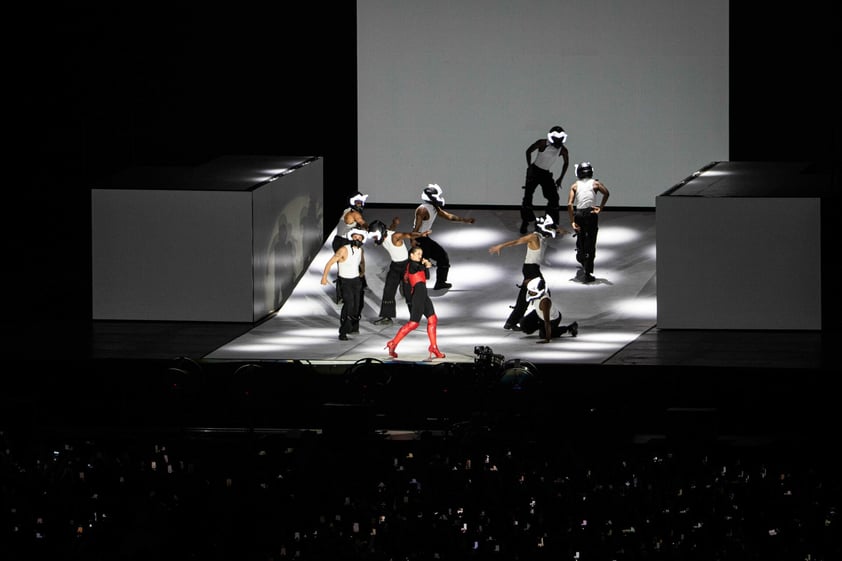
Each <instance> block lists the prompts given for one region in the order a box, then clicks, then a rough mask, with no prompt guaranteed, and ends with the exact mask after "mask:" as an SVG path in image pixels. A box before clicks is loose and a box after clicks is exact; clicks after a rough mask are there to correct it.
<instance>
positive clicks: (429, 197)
mask: <svg viewBox="0 0 842 561" xmlns="http://www.w3.org/2000/svg"><path fill="white" fill-rule="evenodd" d="M421 200H422V201H426V202H428V203H432V204H433V206H436V207H440V206H444V197H443V196H442V190H441V187H439V186H438V184H437V183H430V184H429V185H427V187H425V188H424V190H423V191H421Z"/></svg>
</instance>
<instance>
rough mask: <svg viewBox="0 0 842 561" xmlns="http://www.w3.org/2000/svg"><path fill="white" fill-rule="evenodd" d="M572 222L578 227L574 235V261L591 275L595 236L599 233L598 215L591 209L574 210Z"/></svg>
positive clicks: (594, 255) (594, 254)
mask: <svg viewBox="0 0 842 561" xmlns="http://www.w3.org/2000/svg"><path fill="white" fill-rule="evenodd" d="M573 220H574V221H575V222H576V224H577V225H578V226H579V231H578V232H577V233H576V261H578V262H579V263H580V264H581V265H582V269H584V271H585V272H586V273H587V274H589V275H592V274H593V262H594V257H596V234H597V232H598V231H599V215H598V214H596V213H595V212H593V209H592V208H591V207H588V208H583V209H581V210H580V209H576V212H575V213H574V214H573Z"/></svg>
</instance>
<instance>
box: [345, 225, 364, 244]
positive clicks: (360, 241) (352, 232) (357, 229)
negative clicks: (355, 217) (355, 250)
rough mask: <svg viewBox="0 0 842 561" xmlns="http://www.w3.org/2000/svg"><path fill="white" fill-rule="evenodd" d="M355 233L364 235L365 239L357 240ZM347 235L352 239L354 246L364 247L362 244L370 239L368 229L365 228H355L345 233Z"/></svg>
mask: <svg viewBox="0 0 842 561" xmlns="http://www.w3.org/2000/svg"><path fill="white" fill-rule="evenodd" d="M354 234H358V235H360V236H362V237H363V239H362V240H355V239H354ZM345 237H346V238H348V239H349V240H350V241H351V245H353V246H354V247H362V245H363V244H364V243H365V240H367V239H368V230H363V229H362V228H354V229H353V230H351V231H349V232H348V233H347V234H345Z"/></svg>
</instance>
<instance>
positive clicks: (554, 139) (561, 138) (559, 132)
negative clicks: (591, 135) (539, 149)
mask: <svg viewBox="0 0 842 561" xmlns="http://www.w3.org/2000/svg"><path fill="white" fill-rule="evenodd" d="M547 142H549V143H550V144H552V145H554V146H558V145H559V144H564V143H566V142H567V133H566V132H564V129H563V128H561V127H559V126H555V127H553V128H551V129H550V132H548V133H547Z"/></svg>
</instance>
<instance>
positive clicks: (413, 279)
mask: <svg viewBox="0 0 842 561" xmlns="http://www.w3.org/2000/svg"><path fill="white" fill-rule="evenodd" d="M422 239H423V238H422ZM432 266H433V264H432V263H431V262H430V260H429V259H425V258H424V250H423V249H422V248H421V247H419V246H415V247H413V248H412V249H410V250H409V263H407V265H406V272H405V273H404V279H405V280H406V282H407V284H409V286H410V299H411V301H412V305H411V306H410V313H409V321H408V322H407V323H405V324H403V325H402V326H401V328H400V329H399V330H398V332H397V333H396V334H395V336H394V338H393V339H392V340H391V341H389V342H388V343H386V348H387V349H389V356H391V357H392V358H398V353H396V352H395V349H396V348H397V346H398V343H400V342H401V339H403V338H404V337H406V334H407V333H409V332H410V331H412V330H413V329H415V328H416V327H418V325H419V322H420V320H421V316H422V315H423V316H425V317H426V318H427V337H428V338H429V339H430V346H429V347H428V348H427V350H428V351H429V352H430V354H429V356H428V357H427V360H431V359H433V358H445V355H444V353H442V352H440V351H439V348H438V345H437V344H436V326H437V325H438V318H437V317H436V309H435V308H434V307H433V301H432V300H431V299H430V296H429V295H428V294H427V279H428V278H429V277H430V267H432Z"/></svg>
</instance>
